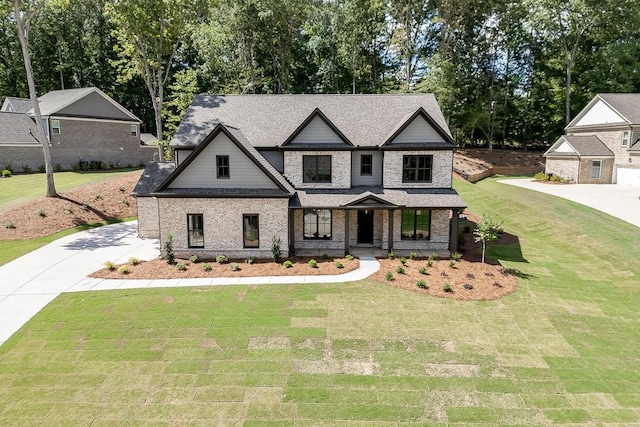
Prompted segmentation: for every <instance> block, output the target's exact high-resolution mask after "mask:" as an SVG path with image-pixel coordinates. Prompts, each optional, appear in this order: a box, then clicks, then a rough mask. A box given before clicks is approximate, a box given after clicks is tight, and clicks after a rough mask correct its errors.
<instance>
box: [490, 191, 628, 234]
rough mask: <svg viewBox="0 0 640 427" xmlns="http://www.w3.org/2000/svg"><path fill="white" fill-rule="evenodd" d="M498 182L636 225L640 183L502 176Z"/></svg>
mask: <svg viewBox="0 0 640 427" xmlns="http://www.w3.org/2000/svg"><path fill="white" fill-rule="evenodd" d="M498 182H500V183H502V184H508V185H513V186H516V187H520V188H526V189H528V190H534V191H539V192H541V193H546V194H551V195H554V196H558V197H562V198H563V199H567V200H571V201H574V202H576V203H580V204H581V205H585V206H589V207H590V208H593V209H597V210H599V211H601V212H604V213H607V214H609V215H611V216H614V217H616V218H619V219H621V220H623V221H626V222H628V223H630V224H633V225H635V226H636V227H640V187H636V186H629V185H615V184H571V185H553V184H546V183H542V182H537V181H533V180H531V179H502V180H500V181H498Z"/></svg>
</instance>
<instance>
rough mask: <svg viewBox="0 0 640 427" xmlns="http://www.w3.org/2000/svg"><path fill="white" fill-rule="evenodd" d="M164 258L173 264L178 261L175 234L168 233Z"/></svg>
mask: <svg viewBox="0 0 640 427" xmlns="http://www.w3.org/2000/svg"><path fill="white" fill-rule="evenodd" d="M162 258H163V259H164V260H165V261H167V264H173V263H174V262H176V256H175V254H174V253H173V235H172V234H167V238H166V239H165V241H164V252H163V254H162Z"/></svg>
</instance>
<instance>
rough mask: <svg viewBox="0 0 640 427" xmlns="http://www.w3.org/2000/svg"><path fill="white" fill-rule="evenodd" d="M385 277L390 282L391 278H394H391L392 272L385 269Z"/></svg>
mask: <svg viewBox="0 0 640 427" xmlns="http://www.w3.org/2000/svg"><path fill="white" fill-rule="evenodd" d="M385 278H386V279H387V281H389V282H391V281H392V280H395V279H394V278H393V273H392V272H390V271H387V274H386V275H385Z"/></svg>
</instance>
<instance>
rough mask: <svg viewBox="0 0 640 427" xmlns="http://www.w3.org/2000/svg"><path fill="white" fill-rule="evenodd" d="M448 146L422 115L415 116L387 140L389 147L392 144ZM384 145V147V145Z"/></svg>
mask: <svg viewBox="0 0 640 427" xmlns="http://www.w3.org/2000/svg"><path fill="white" fill-rule="evenodd" d="M425 143H427V144H433V143H436V144H448V143H449V141H446V140H445V139H444V138H443V137H442V135H441V134H440V133H439V132H438V131H437V130H436V129H435V128H434V127H433V126H432V125H431V123H429V122H428V121H427V120H426V118H425V117H424V116H423V115H422V114H417V115H415V117H413V119H411V121H410V122H409V123H408V124H406V125H405V126H404V129H401V130H400V132H398V133H397V135H395V137H393V138H392V139H391V140H389V142H388V143H386V144H389V145H394V144H425ZM386 144H385V145H386Z"/></svg>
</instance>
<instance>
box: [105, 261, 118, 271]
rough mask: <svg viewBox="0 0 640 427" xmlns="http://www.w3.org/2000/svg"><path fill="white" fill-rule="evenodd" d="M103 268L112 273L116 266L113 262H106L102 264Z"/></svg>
mask: <svg viewBox="0 0 640 427" xmlns="http://www.w3.org/2000/svg"><path fill="white" fill-rule="evenodd" d="M104 266H105V267H106V269H107V270H109V271H113V270H115V269H116V265H115V264H114V263H113V261H107V262H105V263H104Z"/></svg>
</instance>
